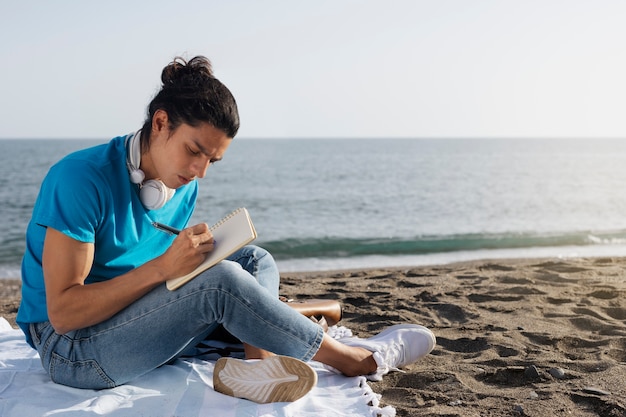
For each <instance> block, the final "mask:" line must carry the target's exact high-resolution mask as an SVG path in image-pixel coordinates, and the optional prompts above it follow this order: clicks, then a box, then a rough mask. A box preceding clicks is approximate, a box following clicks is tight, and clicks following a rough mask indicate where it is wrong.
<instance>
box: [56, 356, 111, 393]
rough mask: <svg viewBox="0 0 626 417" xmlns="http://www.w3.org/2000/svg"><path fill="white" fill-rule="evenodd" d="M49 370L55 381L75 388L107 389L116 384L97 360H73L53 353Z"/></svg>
mask: <svg viewBox="0 0 626 417" xmlns="http://www.w3.org/2000/svg"><path fill="white" fill-rule="evenodd" d="M49 371H50V378H51V379H52V380H53V381H54V382H56V383H58V384H62V385H67V386H70V387H74V388H83V389H105V388H113V387H115V385H116V384H115V382H114V381H113V380H111V378H109V377H108V376H107V374H106V373H105V372H104V371H103V370H102V368H101V367H100V365H98V363H97V362H96V361H95V360H84V361H71V360H69V359H66V358H64V357H62V356H61V355H59V354H57V353H52V357H51V359H50V368H49Z"/></svg>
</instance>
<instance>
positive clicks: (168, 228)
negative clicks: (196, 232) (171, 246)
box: [152, 222, 180, 235]
mask: <svg viewBox="0 0 626 417" xmlns="http://www.w3.org/2000/svg"><path fill="white" fill-rule="evenodd" d="M152 226H154V227H156V228H157V229H159V230H163V231H164V232H167V233H169V234H173V235H177V234H179V233H180V230H178V229H175V228H173V227H172V226H168V225H166V224H163V223H159V222H152Z"/></svg>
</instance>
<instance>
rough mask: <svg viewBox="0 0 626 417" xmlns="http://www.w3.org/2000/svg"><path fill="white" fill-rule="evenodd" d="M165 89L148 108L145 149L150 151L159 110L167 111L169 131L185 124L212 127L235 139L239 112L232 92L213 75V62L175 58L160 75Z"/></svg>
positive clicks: (143, 130)
mask: <svg viewBox="0 0 626 417" xmlns="http://www.w3.org/2000/svg"><path fill="white" fill-rule="evenodd" d="M161 81H162V82H163V85H162V86H161V90H160V91H159V92H158V93H157V95H156V96H155V97H154V98H153V99H152V101H151V102H150V105H149V106H148V114H147V116H146V120H145V122H144V125H143V128H142V133H143V134H142V135H141V136H142V138H145V139H146V140H142V148H146V147H149V146H150V145H149V143H148V138H150V136H151V133H152V117H153V116H154V113H155V112H156V111H157V110H164V111H165V112H166V113H167V115H168V119H169V128H170V129H172V130H175V129H176V128H178V127H179V126H180V125H181V124H183V123H185V124H188V125H191V126H198V124H200V123H202V122H206V123H210V124H211V125H213V126H214V127H216V128H217V129H220V130H222V131H223V132H224V133H225V134H226V135H228V137H230V138H234V137H235V135H236V134H237V131H238V130H239V112H238V110H237V103H236V102H235V98H234V97H233V95H232V94H231V92H230V91H229V90H228V88H226V86H225V85H224V84H222V83H221V82H220V81H219V80H218V79H217V78H215V76H214V75H213V69H212V67H211V62H210V61H209V60H208V59H207V58H205V57H203V56H196V57H194V58H192V59H190V60H189V61H186V60H185V59H183V58H181V57H176V58H174V60H173V61H172V62H170V63H169V64H168V65H167V66H166V67H165V68H163V72H162V73H161Z"/></svg>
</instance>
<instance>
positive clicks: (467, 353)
mask: <svg viewBox="0 0 626 417" xmlns="http://www.w3.org/2000/svg"><path fill="white" fill-rule="evenodd" d="M625 277H626V258H624V259H622V258H595V259H565V260H562V259H524V260H497V261H477V262H466V263H458V264H451V265H442V266H427V267H407V268H395V269H389V268H385V269H370V270H359V271H356V270H355V271H335V272H310V273H285V274H283V276H282V287H281V293H282V294H283V295H286V296H288V297H291V298H296V299H306V298H332V299H338V300H340V301H341V302H342V304H343V306H344V318H343V320H342V322H341V323H340V324H342V325H344V326H346V327H348V328H349V329H351V330H352V331H353V333H354V334H355V335H357V336H360V337H367V336H370V335H373V334H375V333H377V332H379V331H380V330H382V329H384V328H385V327H387V326H390V325H393V324H398V323H418V324H423V325H425V326H427V327H429V328H431V329H432V330H433V331H434V333H435V335H436V336H437V343H438V344H437V347H436V348H435V350H434V351H433V352H432V353H431V354H430V355H428V356H427V357H426V358H424V359H422V360H420V361H419V362H417V363H416V364H413V365H411V366H409V367H407V368H405V371H406V372H405V373H400V372H394V373H391V374H389V375H387V376H385V378H384V379H383V381H381V382H370V386H371V387H372V388H373V389H374V391H375V392H377V393H379V394H382V399H381V401H382V403H383V405H393V406H394V407H396V410H397V416H399V417H400V416H447V417H451V416H463V417H467V416H470V417H471V416H477V417H478V416H481V417H495V416H537V417H545V416H602V417H613V416H626V279H625ZM18 289H19V281H14V280H0V306H1V308H2V310H1V311H0V315H1V316H3V317H5V318H7V319H9V320H10V321H12V323H13V324H14V317H15V312H16V310H17V305H18V301H19V292H18Z"/></svg>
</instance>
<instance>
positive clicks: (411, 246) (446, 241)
mask: <svg viewBox="0 0 626 417" xmlns="http://www.w3.org/2000/svg"><path fill="white" fill-rule="evenodd" d="M259 244H260V245H261V246H263V247H264V248H265V249H267V250H268V251H269V252H270V253H272V255H273V256H274V257H275V258H276V259H277V260H285V259H301V258H338V257H358V256H368V255H382V256H396V255H428V254H435V253H449V252H460V251H473V250H491V249H522V248H539V247H564V246H591V245H624V244H626V230H622V231H616V232H601V233H598V232H593V233H592V232H576V233H560V234H559V233H551V234H533V233H510V234H460V235H449V236H418V237H415V238H409V239H406V238H404V239H394V238H339V237H325V238H290V239H285V240H280V241H267V242H259Z"/></svg>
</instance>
